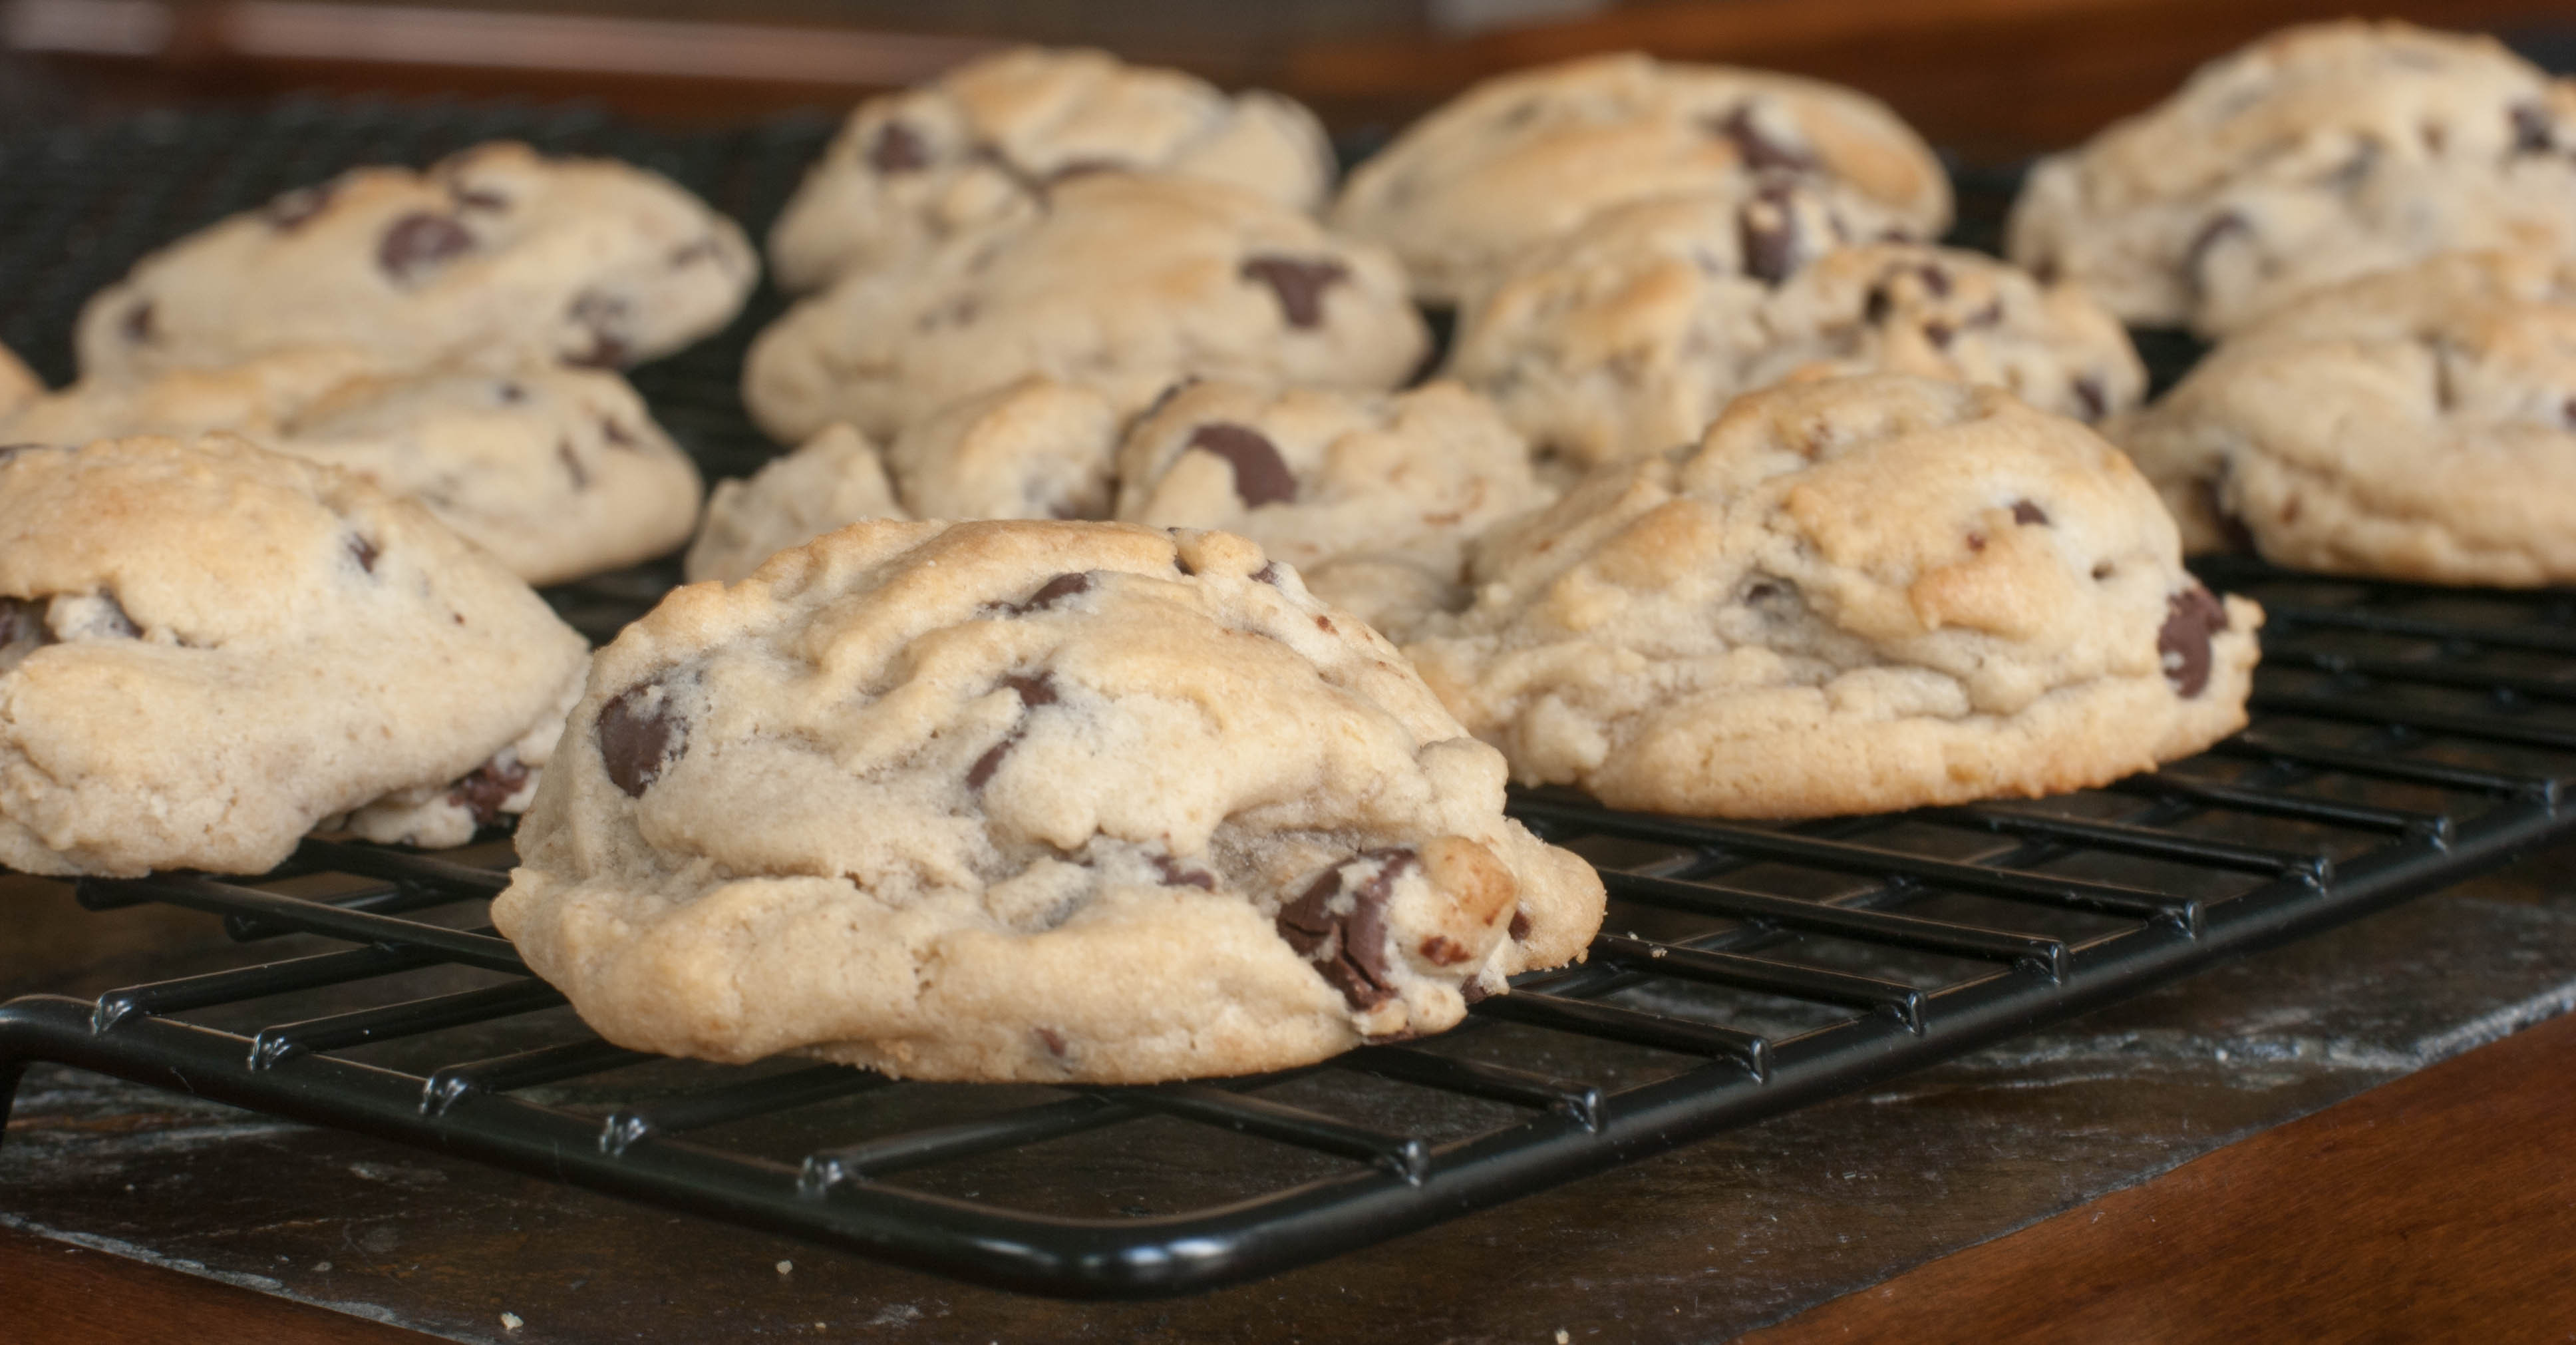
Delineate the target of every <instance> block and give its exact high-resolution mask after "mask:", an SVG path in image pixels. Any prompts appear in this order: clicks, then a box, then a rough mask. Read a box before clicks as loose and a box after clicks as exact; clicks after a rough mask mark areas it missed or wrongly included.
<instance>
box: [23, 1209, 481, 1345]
mask: <svg viewBox="0 0 2576 1345" xmlns="http://www.w3.org/2000/svg"><path fill="white" fill-rule="evenodd" d="M0 1298H5V1300H6V1301H5V1303H0V1345H40V1343H41V1345H165V1343H167V1345H422V1342H424V1341H427V1340H429V1339H430V1338H429V1337H427V1336H424V1335H420V1334H418V1333H417V1332H412V1331H405V1330H403V1329H401V1328H400V1327H393V1326H386V1325H384V1324H383V1323H381V1322H371V1321H368V1320H366V1319H365V1318H362V1317H351V1316H347V1315H345V1314H342V1313H337V1312H331V1311H328V1310H325V1309H322V1308H316V1307H310V1306H307V1305H305V1304H302V1303H292V1302H288V1301H287V1300H285V1299H279V1298H270V1297H268V1296H266V1295H264V1294H259V1293H255V1292H253V1291H251V1290H248V1289H240V1288H236V1287H234V1286H232V1285H229V1284H223V1283H219V1282H217V1281H214V1280H208V1279H200V1278H198V1277H197V1276H194V1275H185V1274H181V1273H180V1272H178V1271H175V1270H164V1269H162V1268H161V1267H159V1266H148V1265H144V1264H143V1263H141V1262H139V1261H128V1260H125V1259H123V1258H122V1257H116V1256H111V1255H108V1254H107V1253H105V1252H96V1251H91V1250H90V1249H88V1248H86V1247H75V1246H72V1245H70V1244H69V1243H62V1242H55V1241H53V1240H51V1239H48V1238H40V1237H37V1236H35V1235H33V1234H30V1233H21V1232H18V1231H16V1230H14V1229H7V1228H0ZM495 1325H496V1326H497V1325H498V1323H495Z"/></svg>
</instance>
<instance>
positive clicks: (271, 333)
mask: <svg viewBox="0 0 2576 1345" xmlns="http://www.w3.org/2000/svg"><path fill="white" fill-rule="evenodd" d="M758 273H759V263H758V261H757V260H756V259H755V258H754V256H753V255H752V251H751V245H750V243H749V241H748V240H746V239H745V238H744V237H743V235H742V230H741V229H740V228H738V227H736V226H735V225H734V223H733V222H732V221H731V220H728V219H726V218H725V217H724V216H722V215H719V214H717V213H716V212H715V211H713V210H710V209H708V208H707V205H706V203H705V202H703V201H700V200H698V199H697V198H696V197H694V196H691V195H690V194H689V193H688V192H686V191H684V190H682V189H681V188H680V187H678V186H677V185H675V184H673V183H672V182H670V181H668V180H666V179H664V178H662V177H660V176H658V175H656V174H653V173H649V172H646V171H644V170H643V169H640V168H635V167H632V166H629V165H627V164H622V163H618V162H615V161H613V160H607V159H571V158H547V157H543V156H540V155H538V154H537V153H536V152H535V151H533V150H531V149H529V148H528V147H527V146H525V145H520V144H515V143H511V142H506V141H496V142H493V143H490V144H485V145H479V146H476V147H474V148H472V149H469V150H465V151H463V152H461V153H459V154H456V155H453V156H451V157H449V158H447V159H446V160H444V161H442V162H440V163H439V164H438V165H436V166H435V167H432V168H430V169H429V170H428V171H426V172H414V171H412V170H410V169H404V168H364V169H359V170H357V171H355V172H351V173H348V174H345V175H343V176H342V177H340V178H338V179H336V180H334V181H332V182H329V183H326V184H323V186H321V187H319V188H305V189H300V190H297V191H292V192H289V193H287V194H286V195H284V196H282V197H279V198H278V199H277V200H276V201H275V202H272V203H271V204H270V205H269V206H268V207H266V208H264V209H259V210H250V211H244V212H243V213H241V214H238V215H235V216H233V217H232V218H230V219H226V220H223V221H220V222H218V223H216V224H213V225H210V226H208V227H206V228H204V229H202V230H199V231H198V232H196V233H194V234H190V235H189V236H187V237H186V238H182V239H180V240H179V241H177V242H175V243H172V244H171V245H169V246H168V247H165V248H163V249H162V250H160V251H159V252H156V253H153V254H152V255H150V256H148V257H145V258H144V259H143V260H142V261H140V262H138V263H136V264H135V267H134V270H133V271H132V272H131V273H129V274H128V275H127V276H126V277H125V279H123V280H121V281H119V282H117V283H116V284H114V285H110V286H108V287H107V288H106V289H104V290H101V291H99V293H98V294H97V295H95V296H94V297H92V298H91V299H90V301H89V303H88V305H87V306H86V307H85V308H84V309H83V310H82V311H81V318H80V326H79V329H78V331H77V332H76V333H75V345H76V347H77V349H78V351H79V355H80V367H81V373H82V374H83V376H85V377H94V378H108V379H117V380H126V379H134V378H140V377H145V376H149V375H152V374H157V373H163V372H167V371H169V370H174V369H216V368H223V367H226V366H230V365H234V364H238V363H240V362H242V361H244V360H248V359H252V358H255V357H257V356H261V355H266V354H271V353H274V352H277V351H281V350H292V349H296V348H299V347H305V346H315V345H328V346H349V347H355V348H358V349H361V350H364V351H366V352H368V353H369V354H370V355H372V356H373V357H375V359H376V360H377V362H378V364H379V366H380V367H381V368H383V369H385V370H387V371H391V372H404V371H410V370H417V369H426V368H432V367H439V366H449V365H464V366H468V367H473V368H478V369H493V370H507V369H510V368H514V367H517V366H520V365H524V364H527V363H531V362H542V363H554V362H557V361H565V362H570V363H575V364H584V365H590V366H594V367H620V366H624V365H627V364H632V363H635V362H637V361H640V360H646V359H651V358H653V357H654V356H657V355H662V354H667V353H669V352H671V351H673V350H677V349H679V348H680V347H681V346H684V345H687V344H688V343H689V342H691V341H694V340H696V339H698V338H699V337H702V336H705V335H707V334H708V333H710V332H713V331H715V330H716V329H717V328H719V327H722V326H723V325H724V324H725V323H726V322H727V321H729V320H730V319H731V318H732V317H733V315H734V313H735V312H736V311H738V310H739V309H740V308H741V307H742V303H743V300H744V299H745V298H746V297H747V296H748V295H749V294H750V292H751V286H752V283H753V281H754V280H755V279H756V278H757V276H758Z"/></svg>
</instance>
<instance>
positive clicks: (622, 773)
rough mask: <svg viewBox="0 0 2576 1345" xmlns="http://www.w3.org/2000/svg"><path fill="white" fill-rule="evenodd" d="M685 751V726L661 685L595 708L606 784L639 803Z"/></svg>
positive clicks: (629, 692)
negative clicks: (605, 772) (646, 791)
mask: <svg viewBox="0 0 2576 1345" xmlns="http://www.w3.org/2000/svg"><path fill="white" fill-rule="evenodd" d="M688 745H689V725H688V721H686V720H684V719H682V718H680V716H679V714H678V712H677V711H676V710H675V709H674V707H673V706H672V704H671V692H670V688H669V687H667V686H665V685H663V684H662V683H660V682H645V683H642V684H640V685H637V686H631V687H628V688H627V689H625V690H624V691H621V692H618V693H617V694H616V695H614V696H612V697H610V698H609V700H608V703H607V704H606V705H603V706H601V707H599V756H600V761H601V763H602V764H603V765H605V766H606V767H607V768H608V779H609V782H610V783H612V784H614V785H616V786H617V787H618V788H619V789H622V790H625V791H626V796H627V797H628V798H637V799H640V798H642V797H644V791H645V789H647V788H648V787H650V786H651V785H652V783H653V782H654V781H656V780H659V779H661V778H662V772H663V770H664V769H666V768H667V767H668V766H669V765H670V764H671V763H672V762H673V761H676V760H678V759H679V755H680V753H681V752H683V751H685V750H687V748H688Z"/></svg>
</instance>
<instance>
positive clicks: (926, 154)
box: [868, 121, 930, 174]
mask: <svg viewBox="0 0 2576 1345" xmlns="http://www.w3.org/2000/svg"><path fill="white" fill-rule="evenodd" d="M929 166H930V146H929V145H927V144H925V143H923V142H922V139H921V133H920V132H919V131H916V130H914V129H912V128H911V127H910V126H907V125H905V124H903V123H902V122H899V121H890V122H887V123H886V124H885V125H883V126H880V127H878V128H877V133H876V138H875V139H873V140H870V141H869V142H868V167H870V168H873V169H875V170H877V171H878V172H880V173H889V174H891V173H913V172H919V171H920V170H922V169H924V168H928V167H929Z"/></svg>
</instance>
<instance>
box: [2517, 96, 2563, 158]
mask: <svg viewBox="0 0 2576 1345" xmlns="http://www.w3.org/2000/svg"><path fill="white" fill-rule="evenodd" d="M2508 115H2510V116H2511V117H2512V118H2513V152H2514V153H2516V154H2547V153H2548V152H2549V151H2550V149H2551V148H2552V144H2551V141H2552V138H2553V136H2552V133H2553V132H2555V131H2556V130H2557V129H2558V125H2557V122H2556V121H2555V120H2554V119H2552V118H2551V117H2550V115H2549V109H2548V108H2547V107H2546V106H2544V105H2542V104H2539V103H2516V104H2514V105H2513V107H2512V108H2511V109H2509V111H2508Z"/></svg>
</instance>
